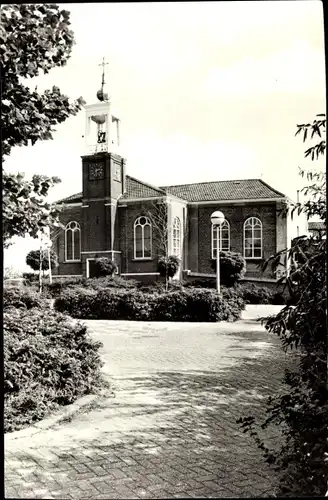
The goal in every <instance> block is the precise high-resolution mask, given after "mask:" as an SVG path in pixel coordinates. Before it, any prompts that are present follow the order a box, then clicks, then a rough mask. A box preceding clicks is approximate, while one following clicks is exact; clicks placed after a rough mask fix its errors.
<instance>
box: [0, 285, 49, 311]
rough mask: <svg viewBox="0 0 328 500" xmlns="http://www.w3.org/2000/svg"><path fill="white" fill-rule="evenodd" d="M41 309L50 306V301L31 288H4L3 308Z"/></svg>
mask: <svg viewBox="0 0 328 500" xmlns="http://www.w3.org/2000/svg"><path fill="white" fill-rule="evenodd" d="M10 307H14V308H17V309H32V308H33V307H37V308H39V309H43V308H47V307H49V302H48V301H47V300H46V299H45V298H44V297H43V296H40V295H39V294H38V293H37V292H35V291H33V290H31V289H30V288H27V287H26V288H17V287H14V286H12V287H9V286H8V287H5V288H4V289H3V308H4V309H8V308H10Z"/></svg>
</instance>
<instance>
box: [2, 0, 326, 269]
mask: <svg viewBox="0 0 328 500" xmlns="http://www.w3.org/2000/svg"><path fill="white" fill-rule="evenodd" d="M61 6H62V8H65V9H67V10H68V11H70V13H71V28H72V30H73V31H74V33H75V41H76V44H75V46H74V48H73V51H72V56H71V58H70V60H69V61H68V63H67V65H66V66H65V67H63V68H55V69H53V70H52V71H51V72H50V73H49V74H48V75H42V76H39V77H37V78H34V79H32V80H30V81H29V82H26V81H25V83H28V85H30V86H31V88H34V87H35V85H38V89H39V90H40V91H43V90H44V89H46V88H51V87H52V85H57V86H58V87H60V89H61V91H62V92H63V93H65V94H67V95H68V96H70V97H71V98H72V99H74V98H77V97H79V96H83V98H84V99H85V100H86V102H87V103H88V104H92V103H94V102H97V99H96V92H97V90H98V89H99V88H100V84H101V71H102V69H101V67H100V66H99V64H100V63H101V61H102V58H103V57H105V59H106V61H108V62H109V66H107V67H106V82H107V87H108V90H109V93H110V95H111V101H112V103H113V107H114V110H116V111H117V114H118V115H119V117H120V119H121V132H120V135H121V144H122V147H121V154H122V155H123V156H124V157H125V158H126V159H127V173H128V174H129V175H131V176H133V177H137V178H139V179H141V180H144V181H146V182H148V183H151V184H155V185H170V184H171V185H173V184H184V183H192V182H206V181H215V180H228V179H246V178H251V179H252V178H262V179H263V180H264V181H266V182H267V183H268V184H270V185H271V186H272V187H274V188H275V189H278V190H279V191H282V192H283V193H284V194H286V195H287V196H289V197H291V198H292V199H296V191H297V189H300V188H301V187H302V185H303V183H304V181H302V179H301V177H300V176H299V175H298V167H301V168H313V167H314V168H319V169H322V168H325V165H324V161H323V159H321V160H320V161H319V162H315V163H314V164H312V163H311V161H310V160H308V159H306V160H305V159H304V150H305V149H306V148H307V147H309V146H310V145H311V144H310V143H307V144H303V142H302V139H301V138H300V137H299V136H297V137H295V132H296V125H297V124H300V123H308V122H311V121H312V120H313V119H314V118H315V115H316V114H317V113H323V112H325V109H326V85H325V53H324V28H323V8H322V3H321V1H319V0H302V1H298V0H288V1H262V2H260V1H256V2H255V1H242V2H237V1H236V2H233V1H232V2H221V1H220V2H203V1H202V2H181V3H175V2H174V3H167V2H165V3H164V2H163V3H157V2H154V3H148V2H146V3H92V4H91V3H85V4H61ZM84 120H85V118H84V112H83V111H81V112H80V113H79V115H78V116H76V117H72V118H69V119H68V120H67V121H66V122H65V123H64V124H61V125H59V126H58V128H57V131H56V133H55V134H54V138H53V140H52V141H45V142H40V143H37V144H36V145H34V146H33V147H21V148H20V147H17V148H15V149H14V150H13V151H12V153H11V155H10V157H9V158H8V159H7V160H6V162H5V168H6V170H7V171H12V172H17V171H20V172H25V174H26V177H27V178H28V177H31V176H32V175H33V174H35V173H39V174H46V175H49V176H51V175H57V176H59V177H60V178H61V180H62V182H61V184H60V185H59V186H57V187H55V188H54V189H53V190H52V192H51V194H50V197H49V198H50V200H56V199H60V198H63V197H65V196H69V195H71V194H74V193H77V192H79V191H81V189H82V179H81V155H82V154H84V151H83V146H84V140H83V138H82V136H83V134H84ZM37 247H38V244H37V242H36V241H33V240H30V239H27V238H26V239H19V240H17V243H16V244H15V245H14V246H12V247H11V249H10V250H9V251H6V252H5V265H8V266H12V265H14V266H15V267H17V268H24V261H25V255H26V253H27V252H28V251H29V250H30V249H32V248H37ZM27 269H28V268H26V269H24V270H27Z"/></svg>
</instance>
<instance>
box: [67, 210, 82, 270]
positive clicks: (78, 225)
mask: <svg viewBox="0 0 328 500" xmlns="http://www.w3.org/2000/svg"><path fill="white" fill-rule="evenodd" d="M72 222H74V223H75V224H76V226H77V227H76V229H74V230H72V229H71V228H69V227H68V226H69V225H70V224H71V223H72ZM67 231H72V233H73V235H74V233H75V231H78V232H79V240H80V258H79V259H74V258H73V259H68V258H67ZM72 255H73V257H74V236H73V237H72ZM65 262H67V263H68V262H81V227H80V224H79V223H78V222H76V221H75V220H71V221H69V222H68V223H67V224H66V227H65Z"/></svg>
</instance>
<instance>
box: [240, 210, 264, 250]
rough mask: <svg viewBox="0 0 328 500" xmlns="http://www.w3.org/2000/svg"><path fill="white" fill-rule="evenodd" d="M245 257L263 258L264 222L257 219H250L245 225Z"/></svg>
mask: <svg viewBox="0 0 328 500" xmlns="http://www.w3.org/2000/svg"><path fill="white" fill-rule="evenodd" d="M244 257H245V258H246V259H260V258H261V257H262V222H261V221H260V219H258V218H257V217H249V218H248V219H247V220H245V223H244Z"/></svg>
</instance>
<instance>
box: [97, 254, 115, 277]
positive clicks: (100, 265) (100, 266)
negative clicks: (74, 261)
mask: <svg viewBox="0 0 328 500" xmlns="http://www.w3.org/2000/svg"><path fill="white" fill-rule="evenodd" d="M115 270H116V265H115V264H114V262H112V261H111V260H110V259H107V257H100V258H98V259H95V261H94V263H93V274H94V277H95V278H102V277H104V276H113V274H114V273H115Z"/></svg>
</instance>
